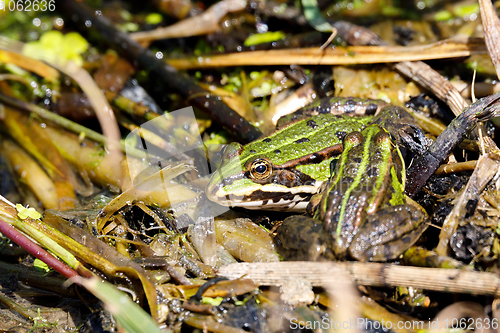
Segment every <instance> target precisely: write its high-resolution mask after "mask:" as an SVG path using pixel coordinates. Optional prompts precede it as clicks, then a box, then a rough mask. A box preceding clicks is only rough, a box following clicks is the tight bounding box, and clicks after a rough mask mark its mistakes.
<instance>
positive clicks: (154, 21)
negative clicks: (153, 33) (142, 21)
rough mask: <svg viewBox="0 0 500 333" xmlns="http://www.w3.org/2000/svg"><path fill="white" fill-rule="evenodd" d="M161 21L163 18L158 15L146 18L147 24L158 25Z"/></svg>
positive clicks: (153, 14) (154, 14)
mask: <svg viewBox="0 0 500 333" xmlns="http://www.w3.org/2000/svg"><path fill="white" fill-rule="evenodd" d="M161 21H163V16H161V14H159V13H151V14H149V15H148V16H146V23H147V24H159V23H160V22H161Z"/></svg>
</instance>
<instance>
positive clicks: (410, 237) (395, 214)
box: [349, 204, 428, 261]
mask: <svg viewBox="0 0 500 333" xmlns="http://www.w3.org/2000/svg"><path fill="white" fill-rule="evenodd" d="M426 219H427V215H426V213H425V212H424V211H422V210H420V209H417V208H416V207H414V206H411V205H408V204H406V205H398V206H389V207H386V208H384V209H382V210H379V211H378V212H377V214H373V215H370V216H368V217H367V220H366V221H365V223H364V224H363V225H362V226H361V227H360V228H359V230H358V232H357V233H356V236H355V237H354V239H353V240H352V243H351V245H350V246H349V252H350V255H351V257H353V258H354V259H356V260H360V261H387V260H394V259H396V258H397V257H399V256H400V255H401V254H402V253H403V252H404V251H406V250H407V249H408V248H410V247H411V246H412V245H413V244H415V242H416V241H417V240H418V239H419V238H420V236H421V235H422V233H423V232H424V231H425V230H426V229H427V227H428V223H426Z"/></svg>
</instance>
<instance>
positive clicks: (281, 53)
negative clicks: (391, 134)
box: [167, 39, 486, 69]
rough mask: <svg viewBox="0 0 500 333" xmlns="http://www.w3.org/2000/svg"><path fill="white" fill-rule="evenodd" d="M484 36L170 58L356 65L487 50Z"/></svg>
mask: <svg viewBox="0 0 500 333" xmlns="http://www.w3.org/2000/svg"><path fill="white" fill-rule="evenodd" d="M485 52H486V47H485V46H484V44H483V42H482V40H480V39H467V40H461V41H457V40H446V41H441V42H437V43H433V44H429V45H424V46H422V45H418V46H404V47H403V46H349V47H336V48H329V49H326V50H321V49H320V48H317V47H313V48H301V49H285V50H266V51H251V52H239V53H229V54H224V55H217V56H207V57H195V58H188V59H168V60H167V62H168V64H169V65H171V66H173V67H175V68H177V69H193V68H212V67H227V66H265V65H290V64H297V65H352V64H375V63H387V62H401V61H417V60H430V59H445V58H456V57H464V56H469V55H472V54H484V53H485Z"/></svg>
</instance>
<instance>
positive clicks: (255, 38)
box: [243, 31, 285, 46]
mask: <svg viewBox="0 0 500 333" xmlns="http://www.w3.org/2000/svg"><path fill="white" fill-rule="evenodd" d="M284 37H285V34H284V33H283V32H281V31H274V32H271V31H268V32H264V33H262V34H253V35H250V36H248V38H247V39H246V40H245V42H244V43H243V45H245V46H253V45H258V44H262V43H270V42H275V41H277V40H280V39H283V38H284Z"/></svg>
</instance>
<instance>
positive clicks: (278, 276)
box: [217, 261, 500, 297]
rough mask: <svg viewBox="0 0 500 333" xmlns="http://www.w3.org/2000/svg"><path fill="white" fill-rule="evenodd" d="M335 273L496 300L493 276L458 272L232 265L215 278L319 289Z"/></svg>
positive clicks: (364, 281) (499, 280)
mask: <svg viewBox="0 0 500 333" xmlns="http://www.w3.org/2000/svg"><path fill="white" fill-rule="evenodd" d="M339 270H343V271H344V272H347V273H349V274H350V275H351V277H352V278H353V280H354V281H355V283H357V284H359V285H368V286H386V287H387V286H412V287H415V288H422V289H428V290H435V291H446V292H450V293H468V294H478V295H494V296H495V297H499V296H500V289H499V288H500V277H499V276H498V275H497V274H494V273H487V272H471V271H465V270H458V269H443V268H422V267H408V266H397V265H392V264H381V263H360V262H347V263H336V262H299V261H283V262H277V263H276V262H273V263H235V264H230V265H227V266H224V267H221V268H220V269H219V271H218V273H217V275H218V276H224V277H227V278H229V279H238V278H241V277H243V276H244V277H245V278H248V279H252V280H253V281H254V282H256V283H258V284H261V285H281V284H282V283H283V281H285V280H287V279H296V278H299V279H305V280H307V281H309V282H310V283H311V284H312V285H313V286H322V285H324V284H325V283H327V282H328V281H331V279H332V278H333V279H335V276H336V274H338V273H337V272H338V271H339Z"/></svg>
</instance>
